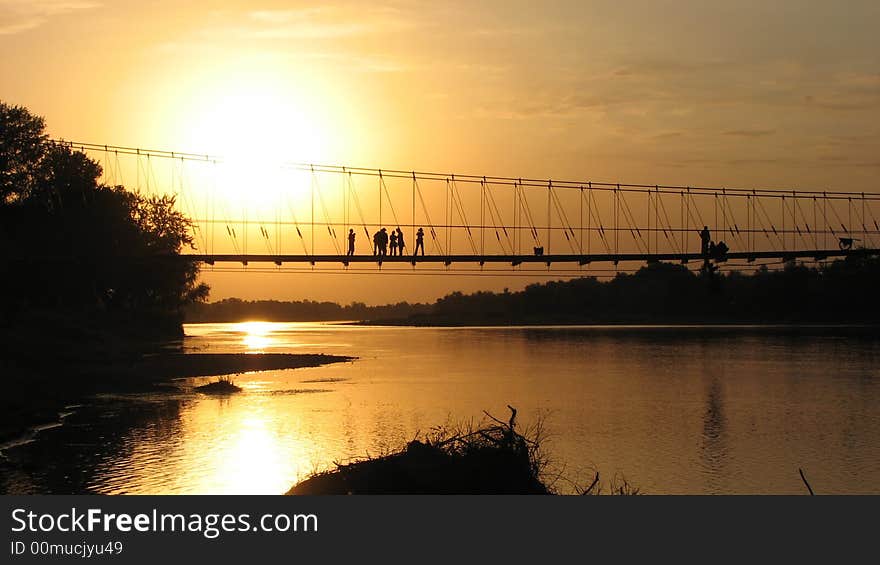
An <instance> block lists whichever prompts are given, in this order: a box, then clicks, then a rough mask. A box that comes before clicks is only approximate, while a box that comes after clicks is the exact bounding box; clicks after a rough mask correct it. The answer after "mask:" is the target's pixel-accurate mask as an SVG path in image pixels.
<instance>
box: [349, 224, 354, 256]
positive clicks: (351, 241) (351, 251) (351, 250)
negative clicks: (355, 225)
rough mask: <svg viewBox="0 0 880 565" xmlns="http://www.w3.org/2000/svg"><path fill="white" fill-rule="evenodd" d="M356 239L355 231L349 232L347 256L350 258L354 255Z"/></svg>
mask: <svg viewBox="0 0 880 565" xmlns="http://www.w3.org/2000/svg"><path fill="white" fill-rule="evenodd" d="M354 238H355V233H354V230H352V229H350V230H348V253H347V255H349V256H351V255H354Z"/></svg>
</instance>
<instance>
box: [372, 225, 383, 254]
mask: <svg viewBox="0 0 880 565" xmlns="http://www.w3.org/2000/svg"><path fill="white" fill-rule="evenodd" d="M381 254H382V230H377V231H376V233H374V234H373V255H381Z"/></svg>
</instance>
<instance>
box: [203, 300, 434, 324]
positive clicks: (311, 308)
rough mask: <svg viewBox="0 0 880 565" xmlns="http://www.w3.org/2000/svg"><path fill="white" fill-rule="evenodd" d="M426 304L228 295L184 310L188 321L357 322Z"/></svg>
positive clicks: (422, 309)
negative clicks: (380, 304)
mask: <svg viewBox="0 0 880 565" xmlns="http://www.w3.org/2000/svg"><path fill="white" fill-rule="evenodd" d="M430 309H431V306H430V305H428V304H409V303H407V302H400V303H398V304H388V305H385V306H367V305H366V304H364V303H362V302H352V303H351V304H349V305H346V306H343V305H341V304H337V303H335V302H314V301H311V300H297V301H291V302H284V301H278V300H254V301H247V300H240V299H238V298H227V299H225V300H220V301H218V302H212V303H194V304H191V305H190V306H189V307H187V309H186V321H187V322H244V321H247V320H264V321H267V322H314V321H343V320H345V321H357V320H385V319H392V318H395V319H396V318H405V317H407V316H411V315H414V314H425V313H428V312H429V311H430Z"/></svg>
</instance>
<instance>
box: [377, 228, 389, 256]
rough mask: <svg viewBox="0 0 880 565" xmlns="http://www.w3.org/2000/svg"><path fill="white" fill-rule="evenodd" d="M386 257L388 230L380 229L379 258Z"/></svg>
mask: <svg viewBox="0 0 880 565" xmlns="http://www.w3.org/2000/svg"><path fill="white" fill-rule="evenodd" d="M387 255H388V230H387V229H385V228H382V229H381V230H379V256H380V257H385V256H387Z"/></svg>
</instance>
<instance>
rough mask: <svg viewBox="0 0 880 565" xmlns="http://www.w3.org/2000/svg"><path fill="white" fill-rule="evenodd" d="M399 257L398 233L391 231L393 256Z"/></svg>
mask: <svg viewBox="0 0 880 565" xmlns="http://www.w3.org/2000/svg"><path fill="white" fill-rule="evenodd" d="M395 255H397V232H396V231H394V230H391V256H392V257H394V256H395Z"/></svg>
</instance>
